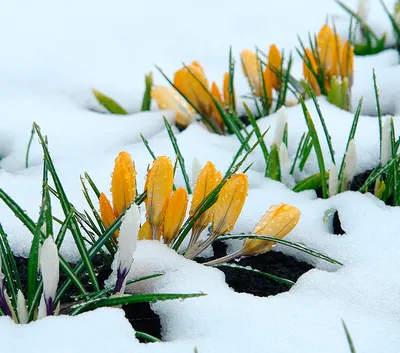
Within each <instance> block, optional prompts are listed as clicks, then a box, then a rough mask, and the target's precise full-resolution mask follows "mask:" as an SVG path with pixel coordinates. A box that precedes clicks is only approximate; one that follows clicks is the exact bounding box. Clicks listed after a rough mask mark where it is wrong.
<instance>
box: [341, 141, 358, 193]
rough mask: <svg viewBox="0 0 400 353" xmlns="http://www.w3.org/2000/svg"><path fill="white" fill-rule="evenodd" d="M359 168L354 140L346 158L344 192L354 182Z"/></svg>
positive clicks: (350, 144)
mask: <svg viewBox="0 0 400 353" xmlns="http://www.w3.org/2000/svg"><path fill="white" fill-rule="evenodd" d="M356 168H357V149H356V143H355V142H354V139H353V140H351V141H350V143H349V147H348V149H347V153H346V156H345V158H344V171H343V179H342V191H346V190H347V189H348V186H349V184H350V183H351V182H352V180H353V178H354V177H355V175H356Z"/></svg>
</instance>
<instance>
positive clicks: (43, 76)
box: [0, 0, 400, 353]
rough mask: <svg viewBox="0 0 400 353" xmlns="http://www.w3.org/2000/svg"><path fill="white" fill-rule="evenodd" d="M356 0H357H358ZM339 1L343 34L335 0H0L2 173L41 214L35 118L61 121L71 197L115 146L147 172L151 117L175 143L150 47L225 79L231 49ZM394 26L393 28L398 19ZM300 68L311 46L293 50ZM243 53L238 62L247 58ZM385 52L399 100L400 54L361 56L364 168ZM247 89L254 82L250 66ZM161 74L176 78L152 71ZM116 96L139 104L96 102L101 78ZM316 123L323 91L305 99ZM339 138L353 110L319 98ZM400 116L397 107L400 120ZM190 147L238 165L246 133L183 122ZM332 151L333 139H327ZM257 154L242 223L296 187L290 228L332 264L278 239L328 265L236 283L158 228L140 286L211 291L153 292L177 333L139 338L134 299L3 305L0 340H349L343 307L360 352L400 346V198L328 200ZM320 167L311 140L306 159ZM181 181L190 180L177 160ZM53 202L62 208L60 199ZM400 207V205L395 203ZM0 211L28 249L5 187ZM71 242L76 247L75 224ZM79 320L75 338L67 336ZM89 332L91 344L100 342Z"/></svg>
mask: <svg viewBox="0 0 400 353" xmlns="http://www.w3.org/2000/svg"><path fill="white" fill-rule="evenodd" d="M346 3H348V4H349V5H351V6H353V8H354V7H355V6H356V3H357V1H356V0H352V1H347V2H346ZM369 3H370V10H371V12H370V16H369V19H368V22H369V23H370V24H371V25H372V26H373V27H374V28H375V29H376V31H377V32H378V33H380V34H381V33H383V32H384V31H389V30H390V24H389V22H388V20H387V19H386V17H385V15H384V14H383V12H382V9H381V7H380V5H379V2H378V1H376V0H370V1H369ZM386 3H387V4H388V6H389V8H392V7H393V3H394V0H391V1H386ZM327 14H331V15H332V16H333V17H334V19H335V21H336V24H337V26H338V29H339V32H340V33H342V34H343V35H345V34H346V31H347V28H348V18H347V16H346V15H345V14H344V12H343V11H342V10H341V9H340V8H339V7H338V5H336V4H335V2H334V1H331V0H304V1H296V0H281V1H274V0H265V1H260V0H248V1H246V2H243V1H229V2H228V1H224V0H217V1H216V0H214V1H211V0H205V1H202V2H201V3H199V2H195V1H192V0H190V1H188V0H173V1H160V0H151V1H146V2H141V3H140V4H139V3H138V2H132V1H127V0H118V1H113V2H112V1H110V0H108V1H105V0H100V1H99V0H97V1H92V0H87V1H86V2H82V1H77V0H69V1H58V2H50V1H48V0H39V1H36V2H35V3H31V2H28V1H20V2H8V3H7V4H4V6H3V11H2V13H1V14H0V29H1V31H0V39H1V43H2V50H1V51H0V77H1V82H0V159H1V160H0V187H1V188H2V189H4V190H5V191H6V192H7V193H8V194H9V195H10V196H12V197H13V198H14V199H15V200H16V201H17V202H18V203H19V204H20V205H21V206H22V207H23V208H24V209H25V210H26V211H27V213H28V214H29V215H30V216H31V217H32V218H33V219H36V218H37V215H38V212H39V204H40V190H41V177H42V170H41V169H42V168H41V163H42V153H41V148H40V146H39V144H38V142H37V139H36V138H35V139H34V142H33V145H32V148H31V153H30V158H29V161H30V167H29V168H28V169H25V152H26V147H27V144H28V140H29V136H30V132H31V127H32V122H33V121H36V122H37V123H38V124H39V125H40V126H41V128H42V131H43V133H45V134H47V135H48V138H49V148H50V152H51V154H52V156H53V158H54V160H55V164H56V168H57V170H58V172H59V175H60V177H61V180H62V182H63V185H64V186H65V188H66V191H67V194H68V196H69V198H70V201H71V202H72V203H74V205H76V206H77V207H78V209H84V208H85V207H86V203H85V200H84V197H83V195H82V193H81V185H80V181H79V176H80V175H81V174H83V173H84V172H85V171H87V172H88V173H89V174H90V175H91V177H92V178H93V179H94V180H95V181H96V183H97V185H98V187H99V188H100V189H101V190H102V191H104V192H106V193H108V190H109V188H110V173H111V171H112V168H113V163H114V159H115V157H116V156H117V154H118V153H119V152H120V151H122V150H124V151H127V152H129V153H130V154H131V155H132V158H133V159H134V160H135V164H136V169H137V171H138V187H139V190H141V189H142V188H143V185H144V178H145V173H146V167H147V164H148V163H149V162H150V161H151V157H150V156H149V154H148V152H147V151H146V149H145V148H144V146H143V145H142V143H141V142H140V136H139V134H140V133H142V134H143V135H144V136H145V137H146V138H147V139H148V140H149V143H150V145H151V147H152V149H153V150H154V151H155V153H156V154H158V155H167V156H170V157H173V156H174V153H173V149H172V146H171V144H170V142H169V139H168V135H167V133H166V131H165V129H164V123H163V121H162V115H166V116H167V117H168V119H170V120H171V121H172V119H173V116H172V114H170V113H169V112H162V113H160V112H157V111H154V112H150V113H137V112H138V110H139V106H140V102H141V98H142V94H143V88H144V74H145V73H146V72H149V71H151V70H153V71H155V70H154V67H153V63H156V64H157V65H159V66H160V67H162V68H163V69H164V70H165V72H166V73H167V74H168V75H169V76H170V77H172V75H173V72H174V71H175V70H176V69H178V68H179V67H180V66H181V63H182V62H190V61H192V60H198V61H199V62H201V63H202V65H203V66H204V68H205V70H206V73H207V76H208V78H209V80H210V81H211V80H216V81H217V82H218V83H222V76H223V73H224V72H225V71H226V70H227V64H228V50H229V46H230V45H232V47H233V52H234V53H235V56H236V58H237V59H238V58H239V56H238V53H239V52H240V51H241V50H242V49H245V48H253V47H254V46H255V45H257V46H259V47H260V48H262V49H265V50H267V49H268V47H269V45H270V44H272V43H276V44H277V45H278V46H279V47H280V48H285V50H286V51H290V50H292V51H293V53H295V51H294V48H295V46H296V45H298V40H297V34H299V35H300V36H301V37H302V38H304V39H305V38H306V37H307V33H308V32H309V31H311V32H315V31H318V30H319V28H320V27H321V26H322V25H323V24H324V23H325V20H326V15H327ZM388 37H389V38H388V42H389V44H390V43H393V35H392V34H391V33H390V34H389V36H388ZM294 57H295V63H294V74H295V75H297V76H299V75H300V74H301V62H300V61H299V58H298V57H297V55H294ZM238 68H239V65H238ZM372 68H376V72H377V76H378V85H379V87H380V93H381V104H382V109H383V111H384V112H385V113H388V114H396V113H397V112H398V110H399V108H400V106H399V105H398V103H397V102H398V101H399V98H400V90H399V88H398V87H400V84H399V83H400V82H399V81H400V79H399V78H398V77H400V66H398V54H397V53H396V52H395V51H393V50H388V51H385V52H384V53H381V54H379V55H377V56H374V57H366V58H356V60H355V84H354V87H353V108H354V107H355V106H356V104H357V102H358V100H359V99H360V97H361V96H364V109H363V114H364V115H363V116H362V117H361V118H360V122H359V127H358V130H357V134H356V138H355V139H356V144H357V152H358V165H357V171H358V172H361V171H365V170H368V169H371V168H372V167H374V166H376V165H377V163H378V159H379V148H378V144H379V136H378V122H377V119H376V118H374V117H373V116H374V114H375V98H374V92H373V82H372ZM236 77H237V81H236V89H237V92H238V93H239V94H240V93H245V92H246V91H247V83H246V82H245V80H244V78H243V75H242V74H241V73H240V69H239V70H238V74H237V75H236ZM155 82H156V84H165V81H164V80H163V79H162V77H161V75H159V74H157V73H156V72H155ZM93 87H96V88H97V89H99V90H100V91H102V92H104V93H106V94H108V95H110V96H112V97H113V98H115V99H116V100H117V101H118V102H119V103H120V104H121V105H123V106H124V107H126V108H127V109H128V111H129V112H130V113H132V114H131V115H129V116H112V115H107V114H100V113H96V112H93V111H91V110H90V109H91V108H96V109H100V108H99V107H98V106H97V103H96V102H95V100H94V98H93V97H92V94H91V88H93ZM307 103H308V106H309V108H310V112H311V115H312V116H313V117H314V121H315V123H316V125H317V129H318V130H319V131H321V132H322V128H321V127H320V126H319V123H318V119H317V115H316V112H315V109H314V108H313V105H312V102H307ZM320 104H321V109H322V111H323V113H324V117H325V119H326V122H327V125H328V129H329V131H330V133H331V136H332V141H333V146H334V148H335V151H336V153H337V156H338V157H341V156H342V155H343V151H344V148H345V144H346V142H347V136H348V132H349V129H350V126H351V123H352V118H353V114H351V113H346V112H343V111H341V110H339V109H338V108H336V107H334V106H331V105H330V104H329V103H327V102H326V101H325V99H323V98H321V99H320ZM288 114H289V157H290V158H291V159H292V158H293V156H294V154H295V150H296V147H297V144H298V141H299V140H300V137H301V135H302V134H303V132H304V131H306V125H305V122H304V117H303V114H302V111H301V108H300V107H299V106H294V107H291V108H288ZM275 119H276V116H275V115H272V116H270V117H267V118H264V119H262V120H260V121H259V122H260V128H261V129H262V130H265V129H266V128H267V127H268V126H270V125H271V126H272V129H271V132H270V133H269V134H268V135H267V138H266V141H267V143H271V141H272V138H273V129H274V126H275ZM399 119H400V116H395V124H396V126H399ZM177 139H178V143H179V145H180V147H181V150H182V152H183V155H184V157H185V160H186V162H187V167H188V172H189V175H190V173H191V161H192V160H193V158H194V157H197V158H198V159H199V160H200V162H201V163H202V164H204V163H205V162H207V161H208V160H210V161H212V162H214V163H215V165H216V167H217V168H218V169H220V170H222V171H225V170H226V168H227V167H228V166H229V164H230V162H231V160H232V157H233V155H234V153H235V152H236V150H237V149H238V147H239V144H238V142H237V140H236V138H235V137H234V136H224V137H223V136H217V135H214V134H211V133H209V132H208V131H207V130H206V129H205V128H204V127H203V126H201V125H199V124H197V123H195V124H192V125H191V126H189V128H188V129H186V130H185V131H183V132H181V133H178V132H177ZM322 144H323V149H324V153H325V155H326V157H327V160H328V150H327V146H326V144H325V141H322ZM249 161H252V162H254V165H253V167H252V169H251V170H250V171H249V173H248V175H249V181H250V191H249V195H248V199H247V202H246V204H245V207H244V210H243V212H242V215H241V216H240V218H239V221H238V222H237V224H236V227H235V230H234V232H245V231H249V230H251V229H252V228H253V226H254V225H255V223H256V222H257V220H258V219H259V218H260V216H261V215H262V214H263V213H264V211H265V210H267V209H268V208H269V206H270V205H272V204H276V203H280V202H286V203H290V204H293V205H295V206H297V207H298V208H299V209H300V210H301V213H302V215H301V219H300V222H299V225H298V226H297V227H296V228H295V230H294V231H293V232H292V233H291V234H290V235H289V236H288V237H287V239H289V240H293V241H297V242H300V243H303V244H305V245H307V246H309V247H312V248H315V249H317V250H319V251H321V252H323V253H325V254H327V255H328V256H330V257H332V258H335V259H336V260H339V261H341V262H343V263H344V266H343V267H340V268H339V267H337V266H332V265H329V264H327V263H324V262H320V261H316V260H315V259H314V258H311V257H308V256H305V255H304V254H302V253H298V252H295V251H293V250H288V249H287V248H284V247H282V246H278V247H277V248H276V250H279V251H284V252H286V253H289V254H292V255H293V256H296V257H298V258H300V259H302V260H305V261H308V262H310V263H312V264H313V265H314V266H315V267H316V269H315V270H312V271H310V272H308V273H306V274H305V275H303V276H302V277H301V278H300V279H299V281H298V282H297V284H296V285H295V286H294V287H293V288H292V289H291V290H290V291H289V292H287V293H284V294H280V295H277V296H274V297H269V298H257V297H254V296H252V295H248V294H238V293H234V292H233V291H232V290H231V289H230V288H229V287H228V286H227V285H226V284H225V282H224V277H223V274H222V272H220V271H219V270H216V269H211V268H206V267H204V266H202V265H199V264H196V263H194V262H191V261H188V260H185V259H183V258H181V257H180V256H178V255H177V254H175V253H174V252H172V251H171V250H169V249H167V248H165V247H164V246H162V245H161V244H158V243H155V242H141V243H140V244H139V246H138V249H137V251H136V253H135V262H134V266H133V269H132V275H135V276H136V275H142V274H144V273H146V274H149V273H153V272H157V271H164V272H166V275H164V276H163V277H161V278H160V279H157V280H152V281H149V282H146V283H145V284H144V285H141V286H136V287H133V288H132V290H133V291H142V290H143V291H144V290H146V291H154V292H175V293H183V292H187V293H192V292H200V291H201V292H204V293H207V294H208V296H206V297H202V298H197V299H189V300H186V301H184V302H180V301H171V302H163V303H157V304H155V305H153V308H154V309H156V310H157V312H158V313H159V315H160V316H161V319H162V325H163V338H164V339H165V340H167V341H168V342H167V343H155V344H148V345H143V344H139V343H138V342H137V340H136V339H135V337H134V332H133V330H132V329H131V327H130V325H129V323H128V321H127V320H126V319H125V318H124V316H123V312H122V311H120V310H118V309H102V310H97V311H95V312H91V313H87V314H82V315H81V316H79V317H77V318H69V317H58V318H46V319H44V320H41V321H39V322H37V323H33V324H29V325H26V326H16V325H14V324H13V323H12V322H11V321H10V320H8V318H1V319H0V337H1V338H2V347H3V349H4V351H7V352H25V351H27V350H28V349H29V350H30V351H31V352H42V353H43V352H47V351H48V352H54V351H56V352H87V351H94V352H99V353H100V352H107V353H108V352H132V351H135V352H149V353H153V352H176V353H180V352H182V353H183V352H193V350H194V347H197V348H198V349H199V352H200V353H203V352H207V353H208V352H218V353H219V352H226V351H229V352H245V351H247V352H267V351H274V352H278V353H281V352H282V353H285V352H307V353H314V352H315V353H317V352H318V353H320V352H327V353H329V352H332V353H339V352H340V353H341V352H347V351H348V345H347V342H346V337H345V334H344V331H343V328H342V324H341V319H344V320H345V322H346V324H347V325H348V327H349V329H350V332H351V335H352V337H353V340H354V342H355V345H356V348H357V351H358V352H370V353H376V352H385V353H391V352H393V353H397V352H399V351H400V323H399V318H400V274H399V271H398V265H399V261H398V248H399V246H400V236H399V234H398V232H397V230H398V229H399V228H400V217H399V216H400V213H399V212H400V211H399V209H398V208H392V207H387V206H385V205H384V204H383V203H382V202H380V201H377V200H376V199H375V198H374V197H373V196H371V195H361V194H358V193H353V192H347V193H344V194H341V195H339V196H336V197H333V198H331V199H328V200H321V199H317V198H316V195H315V193H314V192H313V191H312V192H311V191H308V192H303V193H299V194H297V193H294V192H293V191H291V190H290V189H289V188H287V187H286V186H285V185H283V184H280V183H277V182H274V181H271V180H268V179H265V178H264V177H263V174H262V171H263V168H264V162H263V158H262V154H261V152H260V151H259V149H257V150H256V151H255V152H254V153H253V154H252V155H251V156H250V157H249ZM316 171H317V165H316V162H315V157H314V156H312V157H311V158H310V160H309V162H308V164H307V166H306V168H305V172H304V175H303V176H305V175H311V174H313V173H315V172H316ZM176 184H177V185H178V186H184V182H183V178H182V177H181V175H180V173H177V178H176ZM330 208H336V209H338V211H339V214H340V218H341V221H342V226H343V228H344V229H345V231H346V234H345V235H344V236H337V235H333V234H331V232H330V229H329V226H328V225H326V224H324V223H323V220H322V219H323V216H324V213H325V211H326V210H327V209H330ZM55 211H56V213H58V214H61V209H60V208H57V205H55ZM397 217H399V218H397ZM0 222H1V223H2V225H3V227H4V228H5V230H6V232H7V233H8V235H9V239H10V243H11V245H12V247H13V249H14V251H15V252H16V254H19V255H27V253H28V250H29V247H30V240H31V235H30V234H29V232H28V231H27V229H26V228H24V227H23V226H22V225H21V224H20V222H19V221H18V220H17V219H16V218H15V217H14V216H13V215H12V213H11V212H10V211H9V210H8V208H7V207H6V206H5V205H4V204H2V203H0ZM62 253H63V255H64V256H65V257H66V258H68V259H69V260H76V259H77V254H76V251H75V248H74V245H73V241H72V239H70V238H67V239H66V242H65V245H64V246H63V248H62ZM67 335H70V337H69V338H68V339H65V338H66V337H67ZM89 347H90V348H89Z"/></svg>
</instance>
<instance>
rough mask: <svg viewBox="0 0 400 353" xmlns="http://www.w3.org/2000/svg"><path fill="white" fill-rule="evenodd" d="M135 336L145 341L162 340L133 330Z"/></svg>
mask: <svg viewBox="0 0 400 353" xmlns="http://www.w3.org/2000/svg"><path fill="white" fill-rule="evenodd" d="M135 337H136V338H137V339H141V340H144V341H146V342H162V341H161V340H160V339H159V338H157V337H155V336H152V335H150V334H148V333H145V332H141V331H135Z"/></svg>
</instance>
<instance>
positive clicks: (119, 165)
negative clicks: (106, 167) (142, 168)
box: [111, 152, 136, 217]
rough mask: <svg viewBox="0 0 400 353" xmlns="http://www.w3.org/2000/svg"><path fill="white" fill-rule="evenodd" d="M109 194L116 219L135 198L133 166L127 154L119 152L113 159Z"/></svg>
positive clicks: (134, 172)
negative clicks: (110, 194)
mask: <svg viewBox="0 0 400 353" xmlns="http://www.w3.org/2000/svg"><path fill="white" fill-rule="evenodd" d="M111 193H112V200H113V206H114V214H115V217H118V216H119V215H120V214H121V213H123V212H124V211H125V210H126V209H127V208H128V207H129V206H130V205H131V204H132V202H133V201H134V200H135V196H136V170H135V165H134V164H133V161H132V158H131V156H130V155H129V153H127V152H120V153H119V155H118V156H117V158H116V159H115V166H114V172H113V175H112V179H111Z"/></svg>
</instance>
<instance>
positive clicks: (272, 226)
mask: <svg viewBox="0 0 400 353" xmlns="http://www.w3.org/2000/svg"><path fill="white" fill-rule="evenodd" d="M299 219H300V211H299V209H298V208H297V207H295V206H291V205H287V204H283V203H282V204H280V205H279V206H277V205H273V206H271V207H270V208H269V210H268V211H267V212H266V213H265V214H264V215H263V216H262V217H261V218H260V220H259V221H258V223H257V224H256V226H255V228H254V230H253V233H254V234H257V235H265V236H269V237H274V238H279V239H282V238H283V237H284V236H285V235H287V234H288V233H290V232H291V231H292V230H293V228H294V227H295V226H296V225H297V223H298V221H299ZM274 244H275V243H274V242H273V241H268V240H258V239H247V240H246V241H245V243H244V245H243V249H242V254H243V255H255V254H260V253H264V252H267V251H270V250H271V249H272V246H273V245H274Z"/></svg>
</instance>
